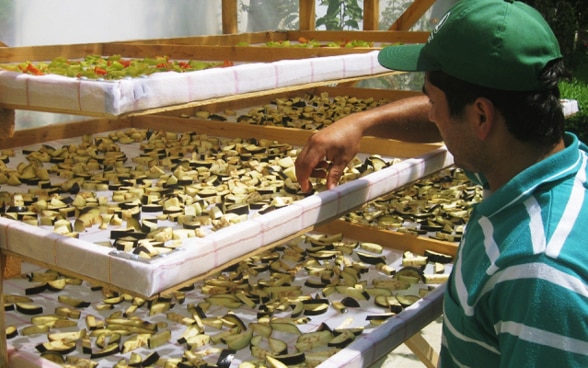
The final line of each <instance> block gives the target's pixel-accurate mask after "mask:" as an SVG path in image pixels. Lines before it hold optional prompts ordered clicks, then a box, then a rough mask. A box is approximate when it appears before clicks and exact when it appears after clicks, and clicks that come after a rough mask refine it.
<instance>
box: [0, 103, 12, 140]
mask: <svg viewBox="0 0 588 368" xmlns="http://www.w3.org/2000/svg"><path fill="white" fill-rule="evenodd" d="M13 135H14V110H12V109H3V108H1V107H0V141H2V140H5V139H8V138H11V137H12V136H13Z"/></svg>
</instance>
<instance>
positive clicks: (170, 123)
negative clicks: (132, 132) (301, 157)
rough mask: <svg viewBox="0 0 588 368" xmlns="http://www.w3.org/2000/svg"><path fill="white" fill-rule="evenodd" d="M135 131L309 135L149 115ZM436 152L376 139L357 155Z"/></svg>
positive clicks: (279, 137)
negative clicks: (141, 129) (363, 153)
mask: <svg viewBox="0 0 588 368" xmlns="http://www.w3.org/2000/svg"><path fill="white" fill-rule="evenodd" d="M132 125H133V127H135V128H143V129H154V130H167V131H177V132H192V131H193V132H196V133H200V134H208V135H212V136H218V137H225V138H251V137H255V138H258V139H260V138H264V139H271V140H276V141H279V142H282V143H288V144H292V145H295V146H302V145H304V144H305V143H306V142H307V141H308V138H309V137H310V136H311V135H312V133H313V132H311V131H309V130H302V129H293V128H282V127H272V126H258V125H251V124H240V123H232V122H222V121H211V120H202V119H196V118H192V119H189V120H188V119H186V118H179V117H178V118H174V117H170V116H161V115H151V116H135V117H133V118H132ZM437 148H439V144H421V143H409V142H402V141H396V140H392V139H381V138H375V137H364V138H362V141H361V145H360V152H366V153H368V152H369V153H373V154H379V155H382V156H386V157H399V158H411V157H416V156H420V155H422V154H424V153H427V152H431V151H433V150H435V149H437Z"/></svg>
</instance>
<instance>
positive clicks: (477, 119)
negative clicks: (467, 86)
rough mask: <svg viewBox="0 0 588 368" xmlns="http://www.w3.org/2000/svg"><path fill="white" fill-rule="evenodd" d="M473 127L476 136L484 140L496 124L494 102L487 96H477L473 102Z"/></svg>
mask: <svg viewBox="0 0 588 368" xmlns="http://www.w3.org/2000/svg"><path fill="white" fill-rule="evenodd" d="M472 113H473V114H474V125H475V127H474V129H475V130H476V132H477V134H478V138H480V139H481V140H486V139H487V138H488V136H489V135H490V133H491V132H492V130H493V129H494V128H495V124H496V120H495V119H496V109H495V108H494V104H493V103H492V101H490V100H489V99H487V98H484V97H479V98H477V99H476V101H474V103H473V112H472Z"/></svg>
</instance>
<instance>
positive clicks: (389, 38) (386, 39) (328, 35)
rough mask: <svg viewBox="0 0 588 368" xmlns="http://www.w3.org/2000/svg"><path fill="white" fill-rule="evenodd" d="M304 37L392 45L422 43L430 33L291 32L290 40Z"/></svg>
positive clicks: (400, 31) (318, 39)
mask: <svg viewBox="0 0 588 368" xmlns="http://www.w3.org/2000/svg"><path fill="white" fill-rule="evenodd" d="M300 37H304V38H306V39H307V40H311V39H315V40H317V41H349V40H359V41H369V42H381V43H384V44H391V43H422V42H425V41H426V40H427V38H428V37H429V32H409V31H404V30H399V31H393V32H391V31H304V30H300V31H290V32H288V39H289V40H297V39H298V38H300ZM352 50H353V49H352Z"/></svg>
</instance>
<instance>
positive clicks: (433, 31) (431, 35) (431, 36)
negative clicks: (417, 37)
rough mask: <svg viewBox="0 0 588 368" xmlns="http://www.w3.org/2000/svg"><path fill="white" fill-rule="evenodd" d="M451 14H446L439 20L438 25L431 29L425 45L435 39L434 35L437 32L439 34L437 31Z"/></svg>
mask: <svg viewBox="0 0 588 368" xmlns="http://www.w3.org/2000/svg"><path fill="white" fill-rule="evenodd" d="M450 14H451V12H447V13H446V14H445V15H444V16H443V18H441V20H439V23H438V24H437V25H436V26H435V28H433V30H432V31H431V34H429V38H428V39H427V43H429V42H431V41H433V39H434V38H435V34H436V33H437V32H439V30H440V29H441V27H443V24H445V21H447V18H449V15H450Z"/></svg>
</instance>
